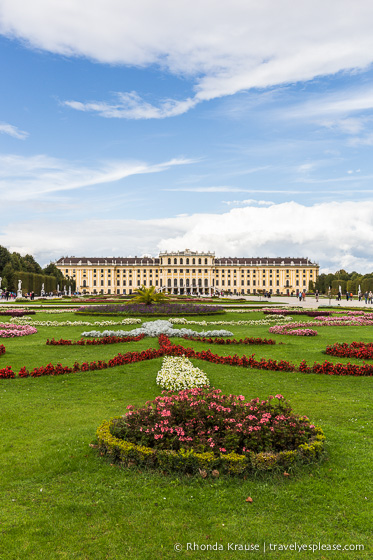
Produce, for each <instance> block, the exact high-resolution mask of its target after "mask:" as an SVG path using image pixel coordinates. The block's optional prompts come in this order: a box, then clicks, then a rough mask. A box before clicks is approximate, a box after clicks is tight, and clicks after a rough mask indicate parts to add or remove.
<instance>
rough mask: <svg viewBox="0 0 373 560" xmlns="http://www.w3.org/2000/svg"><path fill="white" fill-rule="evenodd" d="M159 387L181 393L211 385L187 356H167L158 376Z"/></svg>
mask: <svg viewBox="0 0 373 560" xmlns="http://www.w3.org/2000/svg"><path fill="white" fill-rule="evenodd" d="M157 385H159V386H160V387H162V388H163V389H167V390H169V391H181V390H183V389H192V388H193V387H203V386H204V385H210V382H209V380H208V377H207V376H206V374H205V373H204V372H203V371H202V370H200V369H199V368H197V367H194V366H193V364H192V362H191V361H190V360H188V358H186V357H185V356H166V357H165V358H163V363H162V369H161V370H160V371H159V372H158V375H157Z"/></svg>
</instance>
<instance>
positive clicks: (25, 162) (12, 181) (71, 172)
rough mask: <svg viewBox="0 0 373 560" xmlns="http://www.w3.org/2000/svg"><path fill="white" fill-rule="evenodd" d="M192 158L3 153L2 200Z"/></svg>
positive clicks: (115, 177)
mask: <svg viewBox="0 0 373 560" xmlns="http://www.w3.org/2000/svg"><path fill="white" fill-rule="evenodd" d="M193 161H194V160H190V159H182V158H180V159H171V160H169V161H166V162H163V163H157V164H148V163H145V162H131V161H106V162H101V163H100V164H99V165H97V166H96V167H85V166H82V165H79V164H78V163H73V162H68V161H64V160H60V159H57V158H51V157H48V156H45V155H37V156H30V157H24V156H17V155H12V154H10V155H0V194H1V198H2V200H8V201H9V200H10V201H14V200H22V201H23V200H25V199H26V200H27V199H35V198H38V197H39V196H42V195H45V194H50V193H53V192H60V191H67V190H73V189H81V188H83V187H87V186H91V185H99V184H104V183H112V182H115V181H119V180H121V179H124V178H126V177H129V176H131V175H139V174H146V173H159V172H161V171H166V170H167V169H169V168H171V167H173V166H175V165H185V164H189V163H192V162H193Z"/></svg>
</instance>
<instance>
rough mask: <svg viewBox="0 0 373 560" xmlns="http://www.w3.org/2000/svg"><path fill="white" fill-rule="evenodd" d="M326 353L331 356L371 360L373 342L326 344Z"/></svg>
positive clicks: (372, 357) (372, 356)
mask: <svg viewBox="0 0 373 560" xmlns="http://www.w3.org/2000/svg"><path fill="white" fill-rule="evenodd" d="M325 353H326V354H330V355H331V356H339V357H343V358H360V359H362V360H366V359H368V360H373V343H372V342H368V343H366V342H352V343H351V344H347V343H346V342H343V343H342V344H340V343H338V342H336V343H335V344H333V345H332V346H327V347H326V350H325Z"/></svg>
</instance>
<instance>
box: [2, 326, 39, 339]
mask: <svg viewBox="0 0 373 560" xmlns="http://www.w3.org/2000/svg"><path fill="white" fill-rule="evenodd" d="M37 332H38V331H37V330H36V329H35V327H30V325H14V324H13V323H0V337H1V338H14V337H16V336H27V335H29V334H35V333H37Z"/></svg>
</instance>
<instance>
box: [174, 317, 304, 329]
mask: <svg viewBox="0 0 373 560" xmlns="http://www.w3.org/2000/svg"><path fill="white" fill-rule="evenodd" d="M292 320H293V318H292V317H283V318H281V317H280V319H279V316H278V315H276V316H274V317H273V319H259V320H258V321H209V322H207V321H192V320H188V319H184V318H182V317H175V318H171V319H169V321H170V323H172V324H173V325H201V326H203V327H205V326H207V325H250V326H261V325H263V326H265V325H271V324H272V323H274V322H276V323H280V324H281V323H289V322H291V321H292Z"/></svg>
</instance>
